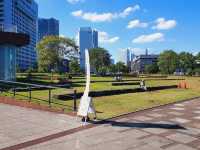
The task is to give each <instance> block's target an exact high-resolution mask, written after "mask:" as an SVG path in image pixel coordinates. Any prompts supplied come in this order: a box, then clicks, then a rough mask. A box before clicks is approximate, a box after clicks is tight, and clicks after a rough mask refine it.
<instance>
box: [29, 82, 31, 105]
mask: <svg viewBox="0 0 200 150" xmlns="http://www.w3.org/2000/svg"><path fill="white" fill-rule="evenodd" d="M31 92H32V91H31V86H30V87H29V102H30V101H31V98H32V93H31Z"/></svg>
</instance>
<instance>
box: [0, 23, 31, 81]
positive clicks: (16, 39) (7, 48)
mask: <svg viewBox="0 0 200 150" xmlns="http://www.w3.org/2000/svg"><path fill="white" fill-rule="evenodd" d="M0 29H1V30H0V80H8V81H14V80H15V78H16V52H17V50H20V48H21V46H25V45H28V44H29V42H30V38H29V36H28V35H26V34H22V33H17V31H16V27H15V26H12V27H11V26H9V27H8V28H7V27H5V26H3V25H2V26H1V28H0Z"/></svg>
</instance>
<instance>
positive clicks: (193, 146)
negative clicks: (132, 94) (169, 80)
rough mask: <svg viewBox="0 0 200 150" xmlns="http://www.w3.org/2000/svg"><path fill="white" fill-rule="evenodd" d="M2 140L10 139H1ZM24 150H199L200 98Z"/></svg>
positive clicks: (78, 131)
mask: <svg viewBox="0 0 200 150" xmlns="http://www.w3.org/2000/svg"><path fill="white" fill-rule="evenodd" d="M0 110H1V108H0ZM3 112H4V111H3ZM0 113H1V112H0ZM25 117H26V115H25ZM72 120H73V119H72ZM70 130H72V129H69V131H70ZM0 133H1V130H0ZM35 138H37V137H35ZM0 140H8V141H9V140H10V139H9V137H8V138H7V139H6V138H5V137H3V136H1V137H0ZM0 145H1V144H0ZM13 145H14V144H13ZM22 148H23V149H24V150H41V149H42V150H55V149H59V150H66V149H70V150H73V149H81V150H102V149H109V150H110V149H111V150H112V149H113V150H181V149H182V150H198V149H200V98H197V99H195V100H192V101H185V102H180V103H177V104H172V105H167V106H162V107H158V108H154V109H149V110H145V111H139V112H137V113H130V114H127V115H123V116H121V117H118V118H115V119H112V120H108V121H104V122H103V123H99V124H96V125H92V126H90V125H89V127H86V129H84V130H83V129H82V128H80V129H78V130H76V131H75V132H71V133H70V134H66V135H63V136H60V137H58V138H54V139H52V140H49V141H44V142H40V143H35V144H32V146H31V145H29V146H24V147H22Z"/></svg>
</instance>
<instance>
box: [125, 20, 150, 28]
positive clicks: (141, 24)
mask: <svg viewBox="0 0 200 150" xmlns="http://www.w3.org/2000/svg"><path fill="white" fill-rule="evenodd" d="M146 27H148V23H145V22H140V20H138V19H137V20H132V21H130V22H129V23H128V25H127V28H128V29H132V28H146Z"/></svg>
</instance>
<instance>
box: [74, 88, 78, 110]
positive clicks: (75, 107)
mask: <svg viewBox="0 0 200 150" xmlns="http://www.w3.org/2000/svg"><path fill="white" fill-rule="evenodd" d="M73 98H74V111H77V106H76V90H74V97H73Z"/></svg>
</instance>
